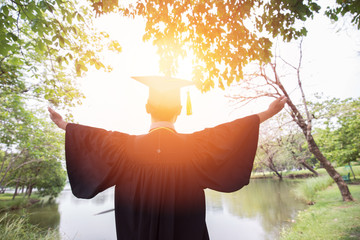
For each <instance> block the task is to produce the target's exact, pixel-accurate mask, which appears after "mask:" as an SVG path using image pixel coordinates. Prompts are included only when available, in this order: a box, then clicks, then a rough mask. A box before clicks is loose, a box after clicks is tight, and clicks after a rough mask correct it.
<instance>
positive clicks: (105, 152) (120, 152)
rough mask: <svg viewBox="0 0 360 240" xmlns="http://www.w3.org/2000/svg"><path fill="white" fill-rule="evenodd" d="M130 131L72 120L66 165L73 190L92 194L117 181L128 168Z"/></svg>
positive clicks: (85, 195) (66, 145)
mask: <svg viewBox="0 0 360 240" xmlns="http://www.w3.org/2000/svg"><path fill="white" fill-rule="evenodd" d="M128 138H129V135H128V134H125V133H120V132H111V131H106V130H103V129H99V128H93V127H88V126H83V125H79V124H71V123H69V124H68V125H67V126H66V137H65V156H66V168H67V173H68V177H69V181H70V186H71V190H72V192H73V194H74V195H75V196H76V197H78V198H92V197H94V196H95V195H96V194H98V193H99V192H101V191H104V190H105V189H107V188H109V187H111V186H113V185H115V183H116V179H117V178H118V176H119V174H121V172H123V171H124V170H125V168H126V162H125V157H124V149H125V144H126V141H127V140H128Z"/></svg>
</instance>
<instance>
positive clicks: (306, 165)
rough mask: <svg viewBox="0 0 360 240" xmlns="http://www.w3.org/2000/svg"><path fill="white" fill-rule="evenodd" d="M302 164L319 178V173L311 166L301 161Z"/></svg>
mask: <svg viewBox="0 0 360 240" xmlns="http://www.w3.org/2000/svg"><path fill="white" fill-rule="evenodd" d="M300 164H301V165H303V166H304V167H305V168H306V169H308V170H309V171H311V172H312V173H313V174H315V176H317V177H318V176H319V173H318V172H317V171H315V170H314V169H313V168H312V167H311V166H310V165H309V164H307V163H306V162H305V160H303V159H302V160H300Z"/></svg>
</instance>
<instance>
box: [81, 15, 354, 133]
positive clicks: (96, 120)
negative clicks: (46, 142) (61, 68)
mask: <svg viewBox="0 0 360 240" xmlns="http://www.w3.org/2000/svg"><path fill="white" fill-rule="evenodd" d="M97 25H98V27H99V28H100V29H101V30H105V31H106V32H108V33H109V34H110V37H111V38H114V39H117V40H118V41H119V43H120V45H121V46H122V49H123V51H122V52H121V53H120V54H113V53H109V54H106V55H104V56H105V62H106V63H107V64H111V65H112V67H113V69H114V70H113V71H112V72H110V73H105V72H103V71H96V70H90V71H89V73H88V74H87V76H86V77H85V79H81V85H82V90H83V92H84V94H85V96H86V99H85V100H84V101H83V105H82V106H79V107H77V108H76V109H75V110H74V118H75V121H76V122H78V123H81V124H85V125H90V126H94V127H100V128H105V129H108V130H116V131H122V132H126V133H131V134H143V133H146V132H147V131H148V130H149V126H150V116H149V115H148V114H147V113H146V111H145V103H146V101H147V94H148V89H147V87H145V86H143V85H142V84H140V83H138V82H136V81H134V80H132V79H131V78H130V77H131V76H143V75H159V74H160V73H159V71H158V56H157V55H156V49H155V48H154V47H153V46H152V44H151V43H148V42H147V43H144V42H143V41H142V35H143V32H144V22H143V21H142V20H141V19H135V20H134V19H124V18H120V17H118V16H111V15H107V16H103V17H101V18H100V19H98V20H97ZM336 26H337V25H333V24H331V23H330V20H328V19H327V18H325V17H321V16H317V17H315V19H314V20H313V22H312V23H309V25H307V28H308V30H309V34H308V37H306V38H305V39H304V42H303V55H304V61H303V69H302V70H303V71H302V74H303V75H302V76H303V81H304V89H305V91H306V94H307V96H308V98H311V97H312V96H313V94H314V93H315V92H322V93H323V94H324V95H325V96H331V97H340V98H346V97H359V95H360V81H359V80H360V79H359V78H360V77H359V76H360V67H359V66H360V34H359V33H360V31H359V30H357V31H354V30H353V29H354V28H352V27H350V28H349V29H348V30H343V31H339V32H336ZM281 54H282V55H283V56H284V57H285V58H287V59H291V58H292V57H293V56H294V55H296V54H297V51H296V45H295V44H289V45H288V46H282V47H281ZM294 61H295V60H294ZM190 62H191V61H189V60H188V61H184V62H183V63H182V64H180V66H181V67H180V69H179V74H178V75H176V76H175V77H181V78H185V79H188V80H191V64H190ZM294 81H295V79H294ZM225 93H226V92H224V91H222V90H212V91H210V92H208V93H205V94H201V93H200V92H199V91H198V90H197V89H196V88H195V87H192V88H191V89H190V94H191V100H192V107H193V115H191V116H186V114H185V104H186V90H185V91H184V92H183V93H182V94H183V106H184V107H183V112H182V114H181V116H179V118H178V121H177V123H176V124H175V127H176V130H177V131H178V132H193V131H197V130H201V129H203V128H206V127H212V126H215V125H217V124H220V123H223V122H227V121H230V120H233V119H235V118H238V117H242V116H246V115H248V114H252V113H257V112H259V111H262V110H265V109H266V108H267V105H268V104H269V103H270V102H271V101H272V99H266V100H265V101H264V100H263V101H259V102H255V103H253V104H252V105H248V106H246V107H245V108H242V109H237V110H234V107H233V106H230V105H229V100H228V99H227V98H226V97H225V96H224V95H225ZM295 95H296V91H295V92H294V95H291V97H296V96H295Z"/></svg>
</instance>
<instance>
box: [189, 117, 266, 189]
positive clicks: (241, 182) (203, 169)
mask: <svg viewBox="0 0 360 240" xmlns="http://www.w3.org/2000/svg"><path fill="white" fill-rule="evenodd" d="M259 124H260V119H259V117H258V115H251V116H248V117H245V118H241V119H237V120H235V121H233V122H229V123H225V124H221V125H218V126H216V127H214V128H208V129H205V130H203V131H200V132H196V133H193V134H192V136H191V140H190V141H189V142H190V144H191V145H192V146H191V147H192V149H193V164H194V166H195V172H194V173H195V175H196V176H195V179H197V180H198V182H199V184H200V186H201V187H202V188H210V189H213V190H216V191H221V192H233V191H237V190H239V189H240V188H242V187H243V186H245V185H247V184H248V183H249V179H250V175H251V171H252V167H253V161H254V158H255V154H256V149H257V143H258V135H259Z"/></svg>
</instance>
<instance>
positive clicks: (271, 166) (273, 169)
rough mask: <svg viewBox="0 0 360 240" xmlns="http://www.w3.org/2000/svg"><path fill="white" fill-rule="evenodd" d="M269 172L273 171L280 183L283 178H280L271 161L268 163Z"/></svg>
mask: <svg viewBox="0 0 360 240" xmlns="http://www.w3.org/2000/svg"><path fill="white" fill-rule="evenodd" d="M268 167H269V168H270V170H271V171H273V172H274V173H275V174H276V175H277V176H278V177H279V180H280V181H282V180H283V178H282V175H281V174H280V173H279V172H278V170H277V169H276V167H275V165H274V163H273V162H272V160H270V161H269V166H268Z"/></svg>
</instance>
